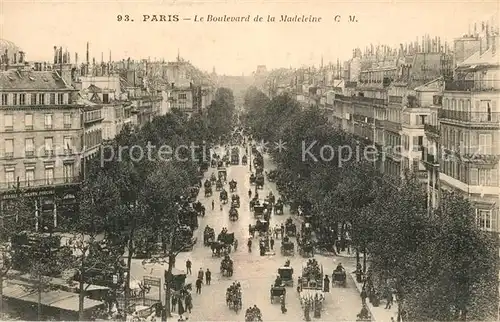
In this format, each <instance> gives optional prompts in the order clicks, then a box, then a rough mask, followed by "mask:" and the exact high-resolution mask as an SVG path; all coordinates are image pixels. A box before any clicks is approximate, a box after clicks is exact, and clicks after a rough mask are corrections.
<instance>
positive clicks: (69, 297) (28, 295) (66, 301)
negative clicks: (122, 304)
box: [3, 284, 104, 312]
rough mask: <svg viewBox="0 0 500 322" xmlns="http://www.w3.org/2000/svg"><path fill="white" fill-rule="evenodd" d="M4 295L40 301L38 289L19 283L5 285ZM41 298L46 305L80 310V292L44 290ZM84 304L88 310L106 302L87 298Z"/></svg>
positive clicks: (32, 301)
mask: <svg viewBox="0 0 500 322" xmlns="http://www.w3.org/2000/svg"><path fill="white" fill-rule="evenodd" d="M3 296H5V297H7V298H11V299H16V300H20V301H24V302H30V303H38V294H37V291H36V290H32V289H29V288H27V287H26V286H22V285H19V284H10V285H6V286H4V288H3ZM41 298H42V301H41V303H42V305H44V306H49V307H54V308H58V309H62V310H67V311H75V312H78V294H75V293H69V292H64V291H59V290H56V291H45V292H42V296H41ZM83 304H84V310H88V309H91V308H94V307H97V306H100V305H102V304H104V302H102V301H96V300H91V299H88V298H86V299H85V301H84V303H83Z"/></svg>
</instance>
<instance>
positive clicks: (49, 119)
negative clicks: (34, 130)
mask: <svg viewBox="0 0 500 322" xmlns="http://www.w3.org/2000/svg"><path fill="white" fill-rule="evenodd" d="M45 129H48V130H50V129H52V114H45Z"/></svg>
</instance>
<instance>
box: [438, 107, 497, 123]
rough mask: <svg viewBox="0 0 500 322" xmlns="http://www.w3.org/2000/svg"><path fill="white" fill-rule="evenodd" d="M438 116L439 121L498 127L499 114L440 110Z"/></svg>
mask: <svg viewBox="0 0 500 322" xmlns="http://www.w3.org/2000/svg"><path fill="white" fill-rule="evenodd" d="M438 116H439V118H441V119H450V120H455V121H460V122H469V123H482V124H484V123H489V124H497V125H500V113H499V112H463V111H452V110H444V109H440V110H439V113H438Z"/></svg>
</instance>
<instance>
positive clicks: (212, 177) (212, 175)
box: [210, 172, 217, 184]
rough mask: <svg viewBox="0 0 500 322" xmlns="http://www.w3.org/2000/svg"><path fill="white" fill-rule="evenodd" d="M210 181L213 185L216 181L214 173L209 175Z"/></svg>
mask: <svg viewBox="0 0 500 322" xmlns="http://www.w3.org/2000/svg"><path fill="white" fill-rule="evenodd" d="M210 181H211V182H212V184H214V182H215V181H217V177H216V176H215V173H213V172H212V174H211V175H210Z"/></svg>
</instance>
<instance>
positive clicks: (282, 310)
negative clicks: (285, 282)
mask: <svg viewBox="0 0 500 322" xmlns="http://www.w3.org/2000/svg"><path fill="white" fill-rule="evenodd" d="M280 304H281V313H283V314H285V313H286V311H288V310H287V309H286V306H285V297H284V296H283V295H281V296H280Z"/></svg>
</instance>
